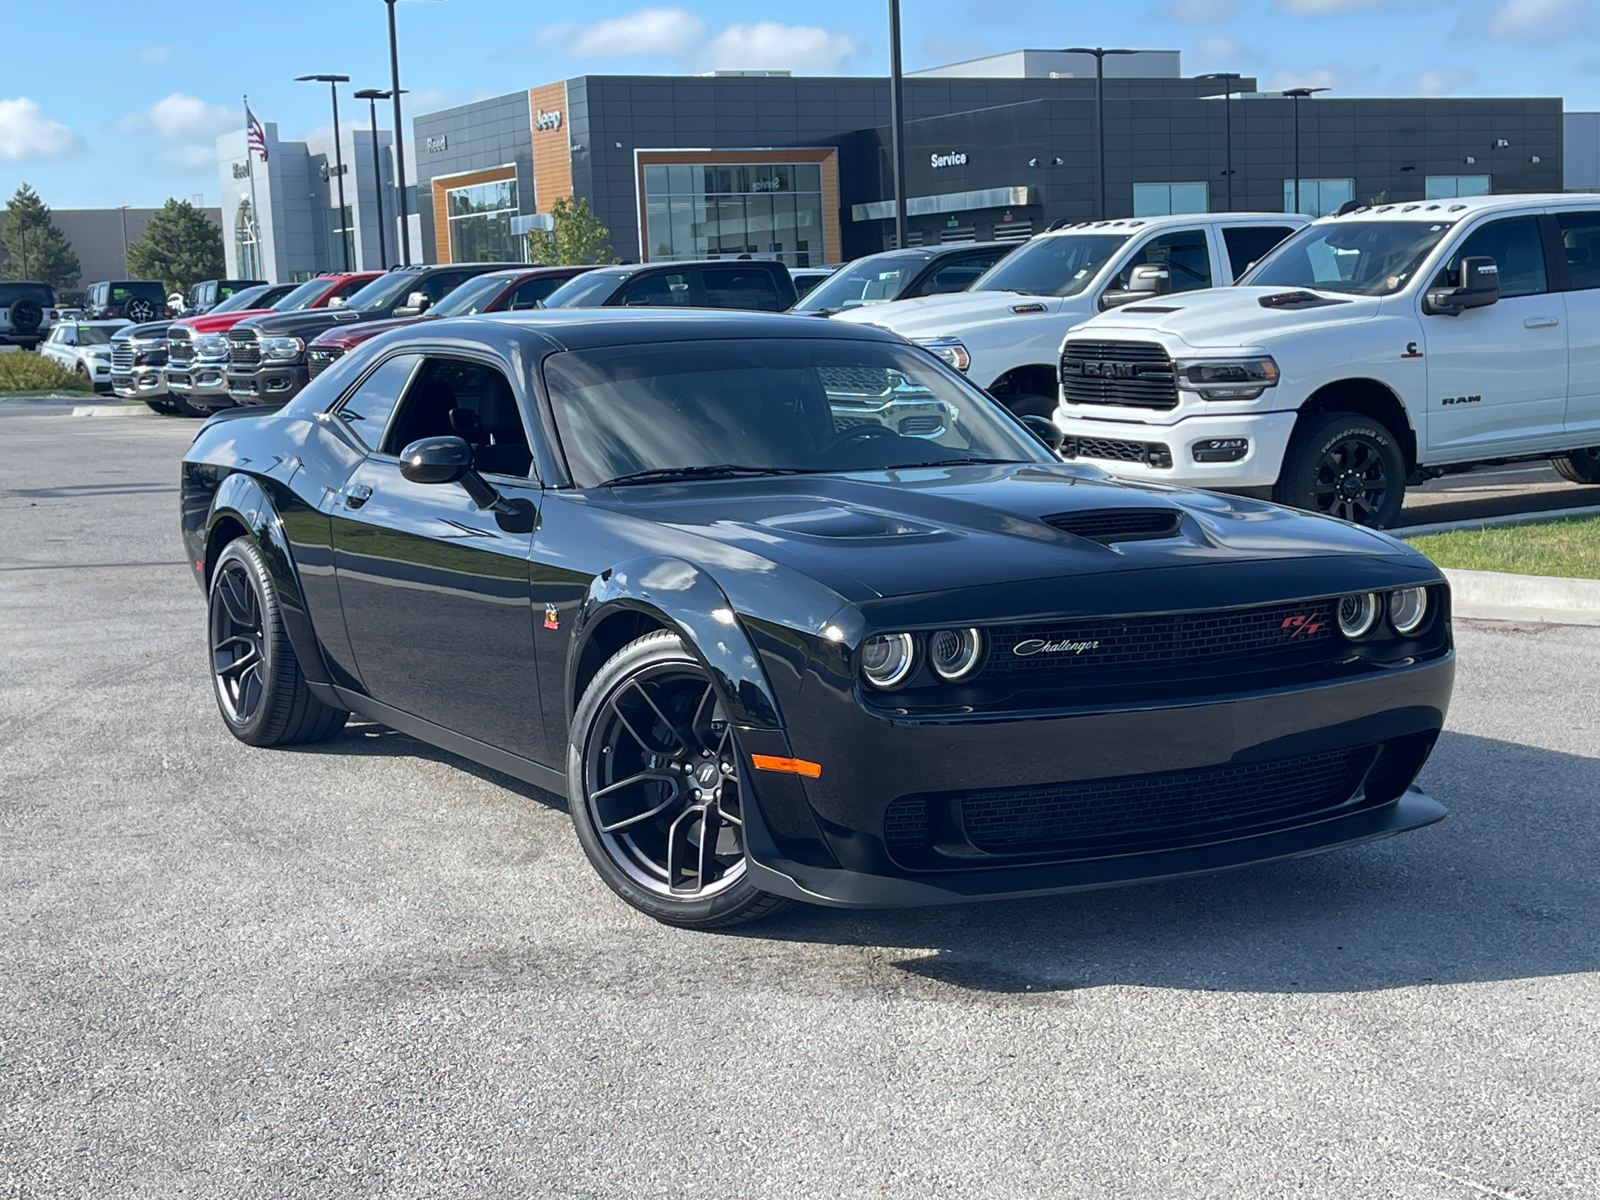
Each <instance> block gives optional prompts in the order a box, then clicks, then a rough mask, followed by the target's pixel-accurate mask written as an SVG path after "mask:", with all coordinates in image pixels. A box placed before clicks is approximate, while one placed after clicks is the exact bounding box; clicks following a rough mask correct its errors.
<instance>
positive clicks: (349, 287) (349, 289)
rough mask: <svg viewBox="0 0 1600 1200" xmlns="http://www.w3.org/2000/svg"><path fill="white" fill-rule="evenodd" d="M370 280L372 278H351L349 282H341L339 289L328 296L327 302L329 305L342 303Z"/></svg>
mask: <svg viewBox="0 0 1600 1200" xmlns="http://www.w3.org/2000/svg"><path fill="white" fill-rule="evenodd" d="M371 282H372V280H370V279H352V280H351V281H350V282H349V283H346V284H342V285H341V286H340V288H339V290H338V291H336V292H335V293H334V294H333V295H332V296H331V297H330V298H329V300H328V303H329V304H330V305H331V304H343V303H344V302H345V301H346V300H348V299H350V297H351V296H354V295H355V294H356V293H357V292H359V291H360V290H361V289H362V288H364V287H366V286H367V284H369V283H371Z"/></svg>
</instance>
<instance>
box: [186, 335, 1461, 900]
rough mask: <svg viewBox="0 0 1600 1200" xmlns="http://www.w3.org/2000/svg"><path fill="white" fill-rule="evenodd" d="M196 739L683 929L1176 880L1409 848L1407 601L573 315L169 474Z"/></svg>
mask: <svg viewBox="0 0 1600 1200" xmlns="http://www.w3.org/2000/svg"><path fill="white" fill-rule="evenodd" d="M182 492H183V497H182V505H183V507H182V521H183V536H184V540H185V542H186V544H187V546H188V549H189V558H190V560H191V561H192V563H193V566H194V571H195V575H196V577H197V579H198V580H199V583H200V585H201V587H202V588H203V589H204V591H205V593H206V596H207V597H208V600H209V623H208V633H209V650H210V656H211V670H212V674H213V677H214V680H215V691H216V698H217V702H218V705H219V706H220V708H221V710H222V716H223V719H224V720H225V721H226V722H227V725H228V727H229V729H230V730H231V731H232V732H233V733H234V734H235V736H237V737H238V738H240V739H241V740H243V741H245V742H248V743H250V744H252V745H257V746H273V745H283V744H286V743H291V742H303V741H310V740H314V739H320V738H328V737H330V736H332V735H333V734H335V733H336V732H337V731H338V730H339V729H340V728H341V727H342V726H343V725H344V723H345V719H346V717H347V715H348V714H349V713H351V712H355V713H358V714H360V715H361V716H363V717H365V718H367V719H370V720H372V721H376V722H381V723H383V724H385V725H388V726H391V727H393V728H395V729H398V730H401V731H404V732H405V733H408V734H411V735H413V736H415V737H417V738H420V739H422V740H424V741H427V742H430V743H433V744H434V745H437V746H440V747H443V748H445V749H447V750H451V751H454V752H456V753H458V754H461V755H463V756H465V757H467V758H470V759H473V760H475V761H477V762H480V763H482V764H484V765H486V766H489V767H493V768H496V769H498V770H501V771H505V772H507V773H509V774H511V775H514V776H518V777H520V778H522V779H525V780H528V781H530V782H532V783H535V784H538V785H539V786H541V787H544V788H548V789H550V790H552V791H556V792H560V793H562V794H564V795H565V796H566V797H567V799H568V801H569V808H570V811H571V814H572V820H573V824H574V826H575V827H576V829H577V834H578V840H579V841H580V842H581V844H582V846H583V849H584V851H585V852H586V853H587V855H588V856H589V859H590V861H591V862H592V863H593V864H594V867H595V869H596V870H597V871H598V872H599V873H600V875H601V876H602V878H603V879H604V880H605V882H606V883H607V884H608V885H610V887H611V888H612V889H613V890H615V891H616V892H617V893H618V894H619V895H620V896H621V897H622V898H623V899H624V900H626V901H627V902H628V903H630V904H632V905H634V906H636V907H637V908H639V909H641V910H642V911H644V912H646V913H648V914H650V915H651V916H653V917H656V918H658V919H660V920H663V921H667V922H671V923H674V924H679V925H685V926H693V927H701V928H707V927H712V926H718V925H726V924H731V923H733V922H736V921H740V920H747V919H749V918H752V917H755V916H759V915H761V914H763V913H766V912H770V911H772V910H773V909H775V908H777V907H779V906H781V905H783V904H785V903H787V902H789V901H792V900H801V901H809V902H813V903H819V904H831V905H849V906H875V905H903V904H926V903H937V902H942V901H956V900H968V899H976V898H982V897H1000V896H1022V895H1034V894H1041V893H1049V892H1061V891H1070V890H1074V889H1080V888H1094V887H1102V886H1106V885H1110V884H1119V883H1130V882H1134V881H1140V880H1150V879H1158V878H1164V877H1172V876H1180V875H1188V874H1193V873H1197V872H1206V871H1214V870H1219V869H1222V868H1226V867H1235V866H1240V865H1243V864H1247V863H1257V862H1263V861H1267V860H1271V859H1279V858H1285V857H1289V856H1294V855H1301V854H1309V853H1313V852H1317V851H1322V850H1328V849H1331V848H1333V847H1337V846H1347V845H1352V844H1354V843H1357V842H1363V841H1368V840H1370V839H1373V838H1380V837H1384V836H1387V835H1390V834H1394V833H1399V832H1401V831H1404V830H1408V829H1413V828H1416V827H1418V826H1421V825H1426V824H1428V823H1429V822H1432V821H1436V820H1438V819H1439V818H1440V817H1442V816H1443V815H1444V810H1443V809H1442V808H1441V807H1440V806H1439V805H1438V804H1436V803H1435V802H1434V801H1433V800H1431V799H1429V798H1428V797H1427V796H1425V795H1423V794H1422V793H1421V792H1419V791H1417V790H1416V789H1415V788H1413V787H1412V786H1411V783H1412V780H1413V778H1414V777H1415V776H1416V774H1417V772H1418V770H1419V769H1420V768H1421V767H1422V764H1423V762H1424V760H1425V759H1426V758H1427V757H1428V754H1429V751H1430V750H1431V749H1432V747H1433V744H1434V740H1435V738H1436V737H1437V736H1438V734H1439V730H1440V727H1441V725H1442V724H1443V721H1444V717H1445V710H1446V707H1447V705H1448V702H1449V699H1450V691H1451V684H1452V680H1453V674H1454V651H1453V648H1452V643H1451V632H1450V612H1449V606H1450V599H1449V592H1448V590H1447V587H1446V584H1445V583H1444V581H1443V580H1442V578H1441V577H1440V574H1439V572H1438V570H1437V569H1436V568H1435V567H1434V566H1433V565H1432V564H1431V563H1429V562H1428V560H1427V559H1425V558H1423V557H1422V556H1421V555H1420V554H1418V553H1416V552H1415V551H1413V550H1411V549H1409V548H1407V547H1406V546H1405V545H1403V544H1401V543H1399V542H1397V541H1394V540H1393V539H1391V538H1389V537H1387V536H1385V535H1384V534H1381V533H1376V532H1373V531H1371V530H1366V529H1359V528H1356V527H1354V526H1350V525H1346V524H1343V523H1341V522H1338V521H1335V520H1331V519H1328V518H1325V517H1318V516H1310V515H1305V514H1301V513H1296V512H1292V511H1289V510H1286V509H1282V508H1277V507H1274V506H1272V505H1268V504H1263V503H1259V502H1256V501H1253V500H1245V499H1238V498H1231V497H1225V496H1220V495H1212V494H1208V493H1204V492H1192V491H1184V490H1179V489H1173V488H1165V487H1159V486H1150V485H1146V484H1133V483H1125V482H1120V481H1117V480H1115V479H1112V478H1110V477H1108V476H1106V475H1104V474H1103V473H1102V472H1100V471H1099V470H1097V469H1095V468H1092V467H1083V466H1073V465H1067V464H1064V463H1062V462H1061V461H1059V460H1058V459H1057V458H1056V457H1055V456H1054V455H1052V454H1051V453H1050V452H1049V450H1048V449H1047V447H1046V446H1045V444H1044V443H1043V441H1041V440H1040V439H1039V438H1038V437H1037V436H1035V435H1034V433H1032V432H1031V431H1030V429H1029V428H1028V427H1027V426H1026V425H1024V424H1022V423H1019V422H1018V421H1017V420H1016V419H1015V418H1013V417H1012V416H1010V415H1009V414H1008V413H1006V412H1005V411H1004V410H1002V409H1001V408H1000V407H999V406H998V405H997V404H995V403H994V402H993V401H992V400H991V399H990V398H989V397H988V396H987V395H986V394H984V393H983V392H982V391H980V390H978V389H977V388H975V387H973V386H972V385H971V384H969V383H967V382H966V380H964V379H963V378H962V377H961V376H960V375H958V374H956V373H955V372H953V371H951V370H949V369H948V368H947V367H945V365H944V364H943V363H941V362H940V361H938V360H937V359H935V358H934V357H933V356H932V355H931V354H929V353H927V352H925V351H923V350H922V349H920V348H918V347H915V346H911V345H908V344H906V343H905V342H903V341H901V340H899V339H898V338H896V337H895V336H893V335H892V334H888V333H885V332H883V331H881V330H877V329H874V328H872V327H870V326H859V325H858V326H841V325H838V324H835V323H832V322H825V321H814V320H808V319H805V318H802V317H784V316H770V315H765V314H729V313H712V312H705V313H690V312H685V313H663V314H646V313H637V312H617V313H612V312H607V311H581V312H574V313H564V312H559V311H555V312H547V313H532V314H506V315H503V316H493V317H477V318H463V319H459V320H447V321H438V322H430V323H428V324H427V325H426V326H425V327H423V326H414V327H410V328H405V329H397V330H395V331H394V332H393V333H390V334H386V335H383V336H381V337H378V338H375V339H373V340H372V341H371V342H369V343H367V344H366V345H364V346H362V347H360V348H359V349H357V350H356V351H355V352H353V353H351V354H350V355H348V356H347V357H345V358H343V359H341V360H339V361H338V362H337V363H336V364H335V365H334V366H333V367H331V368H330V369H329V370H328V371H326V372H325V373H324V374H323V375H321V376H319V377H318V378H317V379H316V380H315V381H313V382H312V384H311V385H310V386H309V387H307V388H306V390H305V391H304V392H303V393H301V394H300V395H298V396H297V397H296V398H295V399H294V400H293V401H292V402H291V403H289V404H288V405H287V406H285V407H284V408H282V409H281V410H278V411H276V412H270V413H264V412H262V411H261V410H259V409H255V410H251V409H245V410H239V411H234V412H224V413H220V414H218V416H216V417H214V418H212V420H211V421H210V422H209V423H208V424H206V425H205V426H204V427H202V429H201V430H200V432H199V435H198V436H197V437H196V438H195V441H194V445H193V446H192V447H191V449H190V450H189V452H188V454H187V455H186V457H185V459H184V463H183V468H182Z"/></svg>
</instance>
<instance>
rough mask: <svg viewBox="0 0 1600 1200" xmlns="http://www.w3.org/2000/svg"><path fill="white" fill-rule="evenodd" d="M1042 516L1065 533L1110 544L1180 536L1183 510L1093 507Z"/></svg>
mask: <svg viewBox="0 0 1600 1200" xmlns="http://www.w3.org/2000/svg"><path fill="white" fill-rule="evenodd" d="M1039 519H1040V520H1041V521H1043V522H1044V523H1045V524H1046V525H1049V526H1051V527H1052V528H1054V529H1059V530H1061V532H1062V533H1070V534H1072V535H1074V536H1075V537H1081V538H1086V539H1087V540H1089V541H1091V542H1099V543H1100V544H1101V545H1102V546H1109V545H1110V544H1111V543H1112V542H1148V541H1151V540H1153V539H1155V538H1169V537H1177V536H1178V527H1179V525H1180V523H1181V522H1182V520H1183V514H1182V513H1180V512H1179V511H1178V510H1177V509H1175V508H1092V509H1088V510H1086V511H1083V512H1066V513H1056V514H1055V515H1054V516H1049V517H1040V518H1039Z"/></svg>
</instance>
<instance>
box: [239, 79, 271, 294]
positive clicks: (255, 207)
mask: <svg viewBox="0 0 1600 1200" xmlns="http://www.w3.org/2000/svg"><path fill="white" fill-rule="evenodd" d="M261 144H262V145H263V146H265V145H266V144H267V127H266V126H265V125H263V126H262V127H261ZM244 161H245V169H246V170H247V171H249V172H250V241H251V244H252V245H254V246H255V252H254V257H255V262H254V264H252V268H251V269H252V270H255V271H260V272H262V273H263V274H265V272H266V265H267V264H266V261H265V256H264V255H263V254H262V252H261V204H260V202H259V201H258V200H257V199H256V156H255V152H254V151H253V150H251V149H250V97H249V96H245V98H244ZM240 266H241V268H242V267H243V264H242V263H241V264H240ZM272 282H274V283H276V282H277V280H273V281H272Z"/></svg>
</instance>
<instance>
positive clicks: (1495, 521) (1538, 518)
mask: <svg viewBox="0 0 1600 1200" xmlns="http://www.w3.org/2000/svg"><path fill="white" fill-rule="evenodd" d="M1596 516H1600V504H1587V505H1585V506H1583V507H1582V508H1549V509H1545V510H1544V511H1543V512H1531V513H1508V514H1506V515H1505V516H1501V517H1469V518H1468V519H1467V520H1465V521H1440V522H1438V523H1437V524H1433V525H1403V526H1401V527H1399V528H1397V529H1386V530H1384V532H1385V533H1387V534H1388V535H1389V536H1390V537H1397V538H1401V539H1405V538H1414V537H1431V536H1432V535H1433V534H1436V533H1454V532H1456V531H1457V530H1461V529H1495V528H1498V527H1499V526H1502V525H1537V524H1539V523H1541V522H1543V521H1559V520H1561V519H1563V518H1565V517H1596ZM1485 574H1493V572H1485Z"/></svg>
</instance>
